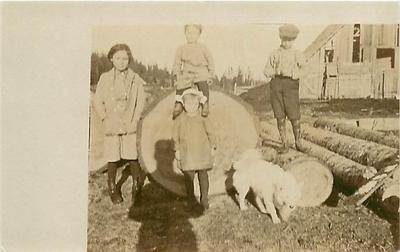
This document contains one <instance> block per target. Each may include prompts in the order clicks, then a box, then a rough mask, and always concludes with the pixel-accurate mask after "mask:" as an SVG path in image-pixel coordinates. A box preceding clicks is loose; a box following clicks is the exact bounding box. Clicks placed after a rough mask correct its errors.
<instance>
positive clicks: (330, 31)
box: [304, 25, 344, 59]
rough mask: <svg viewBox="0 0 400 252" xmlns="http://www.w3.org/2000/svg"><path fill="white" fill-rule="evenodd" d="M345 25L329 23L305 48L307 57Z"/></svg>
mask: <svg viewBox="0 0 400 252" xmlns="http://www.w3.org/2000/svg"><path fill="white" fill-rule="evenodd" d="M343 26H344V25H328V26H327V27H325V29H324V30H323V31H322V32H321V33H320V34H319V35H318V37H317V38H316V39H315V40H314V41H313V42H312V43H311V45H309V46H308V47H307V48H306V49H305V50H304V55H305V57H306V58H307V59H309V58H311V57H312V56H313V55H314V54H315V53H316V52H317V51H318V50H319V49H320V48H321V47H322V46H324V45H325V44H326V42H328V40H329V39H330V38H332V36H333V35H335V34H336V32H337V31H339V30H340V29H341V28H342V27H343Z"/></svg>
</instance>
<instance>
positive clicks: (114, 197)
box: [107, 162, 123, 204]
mask: <svg viewBox="0 0 400 252" xmlns="http://www.w3.org/2000/svg"><path fill="white" fill-rule="evenodd" d="M117 167H118V165H117V164H116V163H114V162H109V163H108V180H107V184H108V193H109V195H110V198H111V201H112V203H113V204H118V203H121V202H122V201H123V199H122V196H121V192H120V191H118V190H117V187H116V185H115V179H116V177H117Z"/></svg>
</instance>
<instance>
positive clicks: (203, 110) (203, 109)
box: [201, 101, 209, 117]
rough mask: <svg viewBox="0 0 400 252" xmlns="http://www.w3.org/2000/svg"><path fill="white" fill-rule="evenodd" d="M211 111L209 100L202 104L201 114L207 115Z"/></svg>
mask: <svg viewBox="0 0 400 252" xmlns="http://www.w3.org/2000/svg"><path fill="white" fill-rule="evenodd" d="M208 113H209V108H208V101H206V102H205V103H204V104H202V105H201V116H203V117H207V116H208Z"/></svg>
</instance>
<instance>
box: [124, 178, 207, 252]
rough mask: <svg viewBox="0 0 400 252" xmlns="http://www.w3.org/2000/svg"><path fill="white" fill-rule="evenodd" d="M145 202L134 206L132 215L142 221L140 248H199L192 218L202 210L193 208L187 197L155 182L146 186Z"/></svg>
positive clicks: (143, 192) (197, 215)
mask: <svg viewBox="0 0 400 252" xmlns="http://www.w3.org/2000/svg"><path fill="white" fill-rule="evenodd" d="M141 199H142V200H141V201H140V202H137V204H135V205H134V206H132V207H131V209H130V211H129V218H130V219H133V220H135V221H138V222H141V223H142V225H141V227H140V229H139V235H138V236H139V240H138V243H137V245H136V250H137V251H188V252H191V251H198V248H197V240H196V235H195V233H194V232H193V227H192V224H191V223H190V222H189V219H190V218H196V217H199V216H200V215H201V214H202V212H201V211H200V210H199V211H195V210H192V209H189V208H188V207H187V205H186V202H185V200H184V199H183V198H180V197H177V196H175V195H174V194H172V193H170V192H168V191H166V190H165V189H163V188H161V187H160V186H159V185H157V184H156V183H154V182H150V183H149V184H147V185H145V186H144V187H143V191H142V197H141Z"/></svg>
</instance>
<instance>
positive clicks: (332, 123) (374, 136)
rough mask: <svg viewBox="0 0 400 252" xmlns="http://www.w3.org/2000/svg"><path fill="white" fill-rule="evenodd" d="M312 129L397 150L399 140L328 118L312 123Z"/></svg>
mask: <svg viewBox="0 0 400 252" xmlns="http://www.w3.org/2000/svg"><path fill="white" fill-rule="evenodd" d="M314 127H319V128H325V129H328V130H330V131H332V132H336V133H339V134H343V135H347V136H351V137H355V138H359V139H364V140H367V141H372V142H376V143H379V144H383V145H387V146H390V147H392V148H399V146H400V145H399V138H398V137H396V136H388V135H386V134H385V133H382V132H379V131H374V130H367V129H363V128H358V127H354V126H351V125H348V124H346V123H344V122H341V121H338V120H332V119H329V118H318V119H317V120H316V121H315V122H314Z"/></svg>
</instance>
